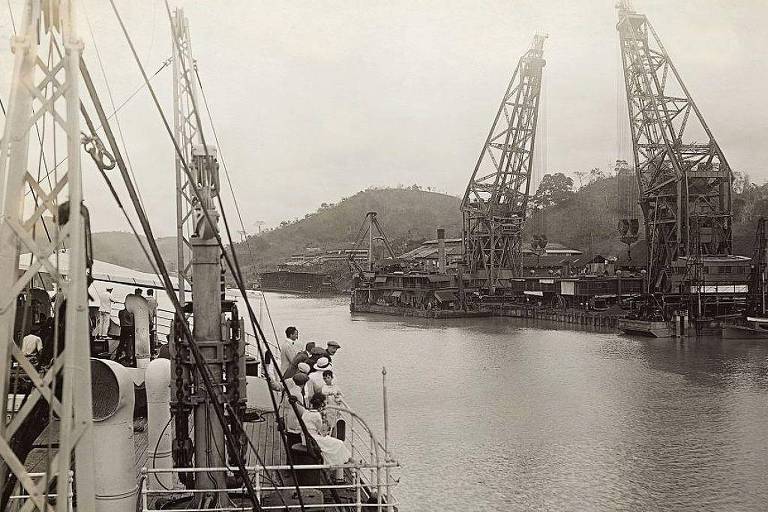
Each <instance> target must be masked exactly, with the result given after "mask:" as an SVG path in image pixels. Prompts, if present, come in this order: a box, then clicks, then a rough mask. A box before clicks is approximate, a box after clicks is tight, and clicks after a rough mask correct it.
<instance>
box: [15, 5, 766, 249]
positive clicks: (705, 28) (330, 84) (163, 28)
mask: <svg viewBox="0 0 768 512" xmlns="http://www.w3.org/2000/svg"><path fill="white" fill-rule="evenodd" d="M169 1H170V4H171V8H174V7H183V9H184V12H185V14H186V16H187V17H188V19H189V23H190V30H191V39H192V47H193V53H194V54H195V56H196V59H197V63H198V69H199V73H200V76H201V79H202V82H203V89H204V93H205V99H206V100H207V101H208V104H209V106H210V109H211V112H212V118H213V125H214V127H215V128H216V132H217V135H218V138H219V140H220V143H221V149H222V156H223V160H224V162H225V163H226V165H227V168H228V170H229V174H230V177H231V180H232V182H233V186H234V190H235V195H236V196H237V199H238V202H239V204H240V208H241V210H242V213H243V217H244V224H245V228H246V230H247V231H248V232H255V231H256V230H257V222H258V221H262V222H264V223H265V226H275V225H277V224H279V223H280V221H281V220H286V219H294V218H302V217H303V216H304V215H305V214H306V213H307V212H310V211H314V210H316V209H317V208H318V207H319V206H320V204H321V203H324V202H336V201H338V200H339V199H340V198H342V197H346V196H350V195H353V194H355V193H356V192H358V191H360V190H363V189H365V188H367V187H370V186H397V185H406V186H409V185H412V184H418V185H421V186H422V187H432V188H433V189H436V190H438V191H442V192H446V193H449V194H454V195H461V194H463V192H464V189H465V188H466V186H467V182H468V180H469V177H470V175H471V173H472V170H473V168H474V165H475V161H476V160H477V157H478V154H479V152H480V150H481V149H482V145H483V143H484V141H485V137H486V135H487V133H488V130H489V128H490V125H491V122H492V120H493V117H494V115H495V113H496V111H497V109H498V106H499V103H500V101H501V98H502V94H503V93H504V90H505V88H506V86H507V83H508V81H509V78H510V76H511V74H512V71H513V70H514V68H515V66H516V64H517V60H518V59H519V58H520V56H521V55H522V53H523V52H524V51H525V50H526V49H527V48H528V46H529V45H530V42H531V39H532V37H533V34H534V33H536V32H544V33H547V34H548V35H549V38H548V40H547V42H546V44H545V48H544V56H545V59H546V60H547V64H546V67H545V70H544V100H543V101H544V105H543V109H542V113H541V116H540V119H539V130H538V136H537V146H538V148H539V155H538V157H537V159H536V162H537V163H536V167H537V168H536V174H537V175H538V176H541V175H542V174H543V173H545V172H566V173H570V174H571V175H573V173H575V172H576V171H579V170H589V169H591V168H593V167H601V168H603V169H612V168H613V164H614V162H615V160H616V159H617V158H623V159H629V158H630V154H629V153H628V147H629V144H628V142H627V141H626V140H623V137H620V134H625V133H626V131H627V130H626V123H627V121H626V113H625V108H626V107H625V99H624V91H623V87H624V85H623V78H622V75H621V68H620V59H619V51H618V34H617V32H616V12H615V9H614V2H613V0H599V1H598V0H569V1H566V0H562V1H561V0H518V1H506V2H501V1H499V2H494V1H483V2H477V1H464V2H457V1H445V0H443V1H414V0H410V1H388V2H374V1H372V0H371V1H347V2H341V1H316V2H280V1H276V2H267V1H254V0H222V1H219V2H211V1H185V2H182V1H171V0H169ZM78 4H79V7H80V11H79V30H80V36H81V38H82V39H83V42H84V44H85V53H84V55H85V59H86V62H87V63H88V65H89V68H90V69H91V74H92V75H93V76H94V78H95V80H96V82H97V87H98V88H99V91H100V96H101V98H102V102H103V103H104V104H105V106H106V109H107V110H108V111H111V110H112V108H111V107H110V105H111V104H112V103H111V101H110V94H109V93H110V92H111V97H112V100H113V101H114V104H115V105H119V104H121V103H122V102H123V101H124V100H125V99H126V98H127V97H128V96H129V95H130V94H131V93H132V92H133V91H134V90H135V89H136V88H137V87H138V86H139V85H140V84H141V81H142V79H141V76H140V74H139V71H138V68H137V66H136V63H135V62H134V60H133V59H132V57H131V55H130V53H129V49H128V46H127V43H126V41H125V39H124V37H123V35H122V33H121V32H120V29H119V26H118V24H117V22H116V19H115V16H114V14H113V13H112V11H111V8H110V7H109V3H108V2H106V1H103V0H86V1H83V2H78ZM116 4H117V6H118V9H119V11H120V14H121V15H122V16H123V18H124V21H125V23H126V26H127V28H128V31H129V33H130V35H131V38H132V39H133V41H134V43H135V44H136V47H137V50H138V53H139V55H140V57H141V59H142V62H143V63H144V65H145V66H146V68H147V70H148V71H149V72H150V74H151V73H154V71H156V70H157V69H158V68H160V67H161V65H162V63H163V61H164V60H165V59H167V58H168V57H169V56H170V54H171V41H170V36H169V29H168V27H169V22H168V18H167V15H166V11H165V6H164V4H163V2H162V1H157V0H130V1H126V0H123V1H119V0H118V1H116ZM633 4H634V6H635V9H636V10H638V11H639V12H643V13H644V14H646V15H647V16H648V17H649V19H650V21H651V23H652V24H653V26H654V28H655V29H656V31H657V32H658V34H659V35H660V37H661V39H662V41H663V43H664V46H665V47H666V49H667V51H668V53H669V54H670V56H671V58H672V60H673V62H674V63H675V65H676V67H677V69H678V71H679V72H680V74H681V76H682V78H683V80H684V82H685V84H686V86H687V87H688V89H689V90H690V92H691V94H692V96H693V98H694V100H695V101H696V103H697V105H698V106H699V108H700V109H701V111H702V113H703V115H704V117H705V119H706V120H707V123H708V124H709V126H710V128H711V129H712V131H713V133H714V135H715V137H716V138H717V140H718V142H719V144H720V146H721V148H722V149H723V151H724V152H725V155H726V157H727V159H728V161H729V163H730V165H731V167H732V168H733V169H734V170H737V171H744V172H748V173H749V174H750V175H751V177H752V179H753V181H756V182H759V183H762V182H764V181H765V180H766V179H768V169H766V168H765V166H764V162H766V161H768V144H766V143H765V142H766V141H767V140H768V101H766V97H765V94H766V88H765V83H766V81H768V59H765V57H764V49H765V48H766V47H768V32H766V31H765V30H764V27H763V25H762V20H765V19H766V18H767V17H768V2H765V1H763V0H674V1H673V0H635V1H634V2H633ZM10 12H12V13H13V15H14V21H16V22H17V23H18V21H19V20H18V17H19V16H20V13H21V2H20V1H18V0H11V1H10V10H9V8H8V7H5V6H0V98H2V99H3V100H4V101H5V100H6V99H7V97H8V91H9V83H10V71H11V67H12V55H11V53H10V48H9V40H10V36H11V34H12V26H11V16H10ZM94 43H95V44H94ZM96 50H98V55H97V52H96ZM99 56H100V57H101V65H103V67H104V72H105V73H104V75H102V72H101V70H100V66H99V58H98V57H99ZM104 76H106V80H104ZM152 83H153V85H154V87H155V88H156V91H157V93H158V95H159V97H160V101H161V103H162V106H163V109H164V111H165V113H166V115H167V116H169V119H171V120H172V118H173V111H172V74H171V70H170V66H169V67H166V68H165V69H164V70H162V71H161V72H160V73H159V74H158V75H157V76H156V77H155V78H154V79H153V82H152ZM107 84H108V85H109V90H108V89H107ZM118 120H119V122H120V130H121V131H122V133H123V138H124V141H125V148H126V153H127V155H128V157H129V159H130V163H131V166H132V168H133V172H134V174H135V176H136V179H137V182H138V184H139V188H140V191H141V195H142V199H143V202H144V204H145V206H146V208H147V210H148V212H149V215H150V218H151V219H152V221H153V225H154V227H155V231H156V232H157V234H159V235H160V236H165V235H171V234H173V233H174V231H175V206H174V173H175V171H174V155H173V149H172V146H171V144H170V140H169V138H168V136H167V134H166V133H165V131H164V129H163V126H162V122H161V120H160V117H159V115H158V114H157V112H156V111H155V110H154V107H153V105H152V103H151V100H150V97H149V95H148V93H147V90H146V89H143V90H142V91H141V92H140V93H139V94H137V95H136V97H135V98H134V99H132V100H131V101H130V102H129V103H127V104H126V106H125V107H124V108H123V109H122V110H120V112H119V114H118ZM207 128H209V129H210V127H207ZM207 138H208V139H212V135H211V132H210V130H209V134H208V135H207ZM83 161H84V162H85V163H86V165H85V166H84V183H85V194H86V200H87V202H88V204H89V205H90V207H91V209H92V211H97V212H99V213H98V214H96V215H93V214H92V221H91V222H92V228H93V230H94V231H108V230H123V231H125V230H127V229H128V226H127V224H126V223H125V221H124V220H123V219H122V218H121V217H120V215H119V213H118V210H117V209H116V207H115V206H114V205H113V204H112V200H111V198H109V197H108V195H107V189H106V187H105V186H104V184H103V181H102V180H101V178H100V176H99V175H98V173H97V172H96V171H95V169H94V168H93V166H92V165H91V164H90V161H88V160H86V159H84V160H83ZM115 178H116V175H115ZM224 198H225V203H226V204H227V205H228V206H230V207H231V205H232V200H231V196H230V194H229V191H228V190H226V191H225V195H224ZM230 209H231V208H230ZM101 212H104V213H103V214H102V213H101ZM457 215H458V212H457ZM232 218H234V217H232Z"/></svg>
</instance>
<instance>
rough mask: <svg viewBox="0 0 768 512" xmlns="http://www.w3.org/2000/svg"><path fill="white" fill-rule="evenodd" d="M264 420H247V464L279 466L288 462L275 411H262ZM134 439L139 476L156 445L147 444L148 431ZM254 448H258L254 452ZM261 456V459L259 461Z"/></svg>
mask: <svg viewBox="0 0 768 512" xmlns="http://www.w3.org/2000/svg"><path fill="white" fill-rule="evenodd" d="M260 414H261V418H262V419H263V420H262V421H255V422H246V423H245V424H244V427H245V432H246V435H247V436H248V439H249V440H250V445H253V446H250V445H249V446H248V451H247V452H246V457H245V465H246V466H261V465H262V463H263V464H264V465H266V466H278V465H282V464H286V460H287V459H286V456H285V449H284V447H283V442H282V440H281V438H280V433H279V432H278V431H277V422H276V421H275V413H274V412H264V413H260ZM133 441H134V444H135V446H136V451H135V466H136V475H137V478H138V476H139V475H140V474H141V468H143V467H149V466H150V464H151V461H150V460H148V459H149V457H150V456H151V454H152V452H153V451H154V449H155V447H154V446H147V432H146V430H145V431H143V432H134V435H133ZM253 448H256V450H257V451H256V452H255V453H254V450H253ZM259 458H260V459H261V461H259Z"/></svg>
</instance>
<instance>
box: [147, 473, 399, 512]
mask: <svg viewBox="0 0 768 512" xmlns="http://www.w3.org/2000/svg"><path fill="white" fill-rule="evenodd" d="M290 467H291V466H289V465H286V464H276V465H272V466H263V467H262V466H246V468H245V471H246V472H247V473H248V474H252V475H253V477H252V481H253V485H254V489H255V491H256V493H257V496H258V497H259V499H261V498H262V496H263V493H264V492H279V491H285V490H292V489H296V486H295V485H277V484H276V483H275V482H274V481H273V480H272V478H271V477H269V476H268V475H269V473H270V472H275V471H281V470H283V471H284V470H287V469H289V468H290ZM293 467H294V468H295V469H296V470H298V471H308V470H314V471H323V470H335V469H345V470H349V471H351V472H352V476H353V479H352V482H350V483H340V484H327V485H300V486H299V490H300V491H305V490H320V491H323V490H329V491H330V490H333V491H339V490H344V489H347V490H349V491H351V496H353V497H354V501H352V502H349V501H343V500H339V501H338V502H334V501H328V500H324V501H323V503H318V504H309V503H305V504H304V505H303V506H304V509H308V510H329V511H330V510H333V511H338V510H356V511H362V510H377V511H380V512H383V511H384V510H392V509H393V508H394V507H395V506H397V505H399V502H398V501H397V500H396V499H391V502H390V503H383V502H382V501H381V492H377V495H378V499H377V503H368V502H366V501H364V500H366V499H367V498H366V497H364V495H363V492H362V491H363V490H364V489H366V485H365V483H364V480H363V478H361V475H362V473H363V472H364V471H366V470H368V469H375V470H376V471H377V472H380V471H381V470H382V469H397V468H399V467H400V465H399V464H398V463H397V462H394V461H393V462H386V463H384V464H378V465H371V464H359V463H353V464H341V465H330V464H297V465H294V466H293ZM236 469H237V468H234V467H232V466H221V467H211V468H151V469H150V468H146V467H145V468H142V470H141V474H142V479H141V491H140V496H141V506H142V508H141V510H142V512H151V511H154V510H161V509H158V508H150V507H151V506H155V505H161V504H162V503H164V502H166V501H167V498H178V497H179V496H189V497H192V496H195V495H196V494H200V493H205V492H209V491H206V490H205V489H180V488H179V489H149V488H148V487H147V482H148V481H149V478H147V476H148V475H152V474H155V475H157V474H162V473H166V474H177V473H185V472H186V473H189V472H193V473H195V472H197V473H199V472H207V473H217V472H218V473H221V472H226V473H234V471H235V470H236ZM264 482H266V485H264ZM397 484H398V481H397V480H394V479H393V480H392V481H391V482H385V483H383V484H380V487H385V488H389V487H394V486H397ZM223 491H225V492H227V493H228V494H231V495H234V494H243V493H244V492H245V486H239V487H230V488H226V489H223ZM379 491H381V489H379ZM388 494H390V495H391V493H388ZM348 496H349V495H348ZM152 498H158V499H157V500H156V502H155V503H151V502H152ZM160 498H165V499H160ZM301 507H302V506H301V505H299V504H296V505H290V504H286V503H282V504H279V505H265V504H264V503H261V507H260V508H261V510H295V509H300V508H301ZM174 510H181V511H187V512H229V511H232V512H234V511H244V510H251V505H250V504H243V505H241V506H230V507H215V508H183V509H174Z"/></svg>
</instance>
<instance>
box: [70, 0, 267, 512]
mask: <svg viewBox="0 0 768 512" xmlns="http://www.w3.org/2000/svg"><path fill="white" fill-rule="evenodd" d="M110 3H112V6H113V8H115V6H114V3H113V0H110ZM115 12H116V13H117V10H116V8H115ZM118 20H119V21H120V24H121V26H122V20H121V19H120V18H119V15H118ZM123 30H125V28H124V27H123ZM80 70H81V73H82V75H83V81H84V82H85V85H86V88H87V89H88V93H89V94H90V95H91V100H92V101H93V104H94V107H95V108H96V111H97V114H98V116H99V120H100V121H101V123H102V125H103V126H104V131H105V134H106V135H107V139H108V140H109V144H110V146H111V147H112V150H113V151H114V153H115V155H114V156H115V160H116V161H117V163H118V167H119V169H120V174H121V176H122V177H123V181H124V182H125V186H126V189H127V190H128V195H129V196H130V198H131V202H132V203H133V206H134V208H135V210H136V213H137V215H138V217H139V222H140V223H141V226H142V229H143V230H144V233H145V235H146V237H147V242H148V243H149V246H150V249H151V252H152V255H153V257H154V259H155V261H156V263H157V266H158V269H159V270H160V277H161V279H162V281H163V286H164V289H165V292H166V294H167V295H168V298H169V299H170V300H171V303H172V304H173V306H174V310H175V311H176V314H177V315H179V316H180V317H181V318H184V315H183V308H182V307H181V304H180V303H179V300H178V297H176V294H175V293H174V288H173V283H172V282H171V278H170V277H169V275H168V270H167V268H166V266H165V262H164V261H163V258H162V255H161V253H160V249H159V247H158V246H157V242H156V240H155V238H154V235H153V232H152V227H151V226H150V224H149V219H148V218H147V216H146V213H145V212H144V210H143V209H142V207H141V204H140V201H139V198H138V195H137V194H136V189H135V188H134V187H133V183H131V180H130V176H129V174H128V169H127V168H126V166H125V162H124V161H123V159H122V155H121V154H120V148H119V147H118V145H117V141H116V140H115V137H114V134H113V133H112V130H111V128H110V126H109V125H108V124H107V122H106V119H105V117H106V116H105V114H104V109H103V108H102V107H101V102H100V100H99V98H98V96H97V95H96V90H95V88H94V86H93V82H92V81H91V78H90V74H89V73H88V70H87V68H86V67H85V63H84V61H82V60H81V61H80ZM179 324H180V326H181V328H182V331H183V335H184V336H185V338H186V339H187V341H188V343H189V347H190V351H191V353H192V356H193V358H194V360H195V363H196V365H197V367H198V370H199V373H200V376H201V378H202V383H203V386H204V387H205V390H206V392H207V393H208V396H210V397H212V400H211V405H212V406H213V408H214V411H215V413H216V416H217V419H218V421H219V423H220V424H221V425H222V427H224V426H225V425H226V424H227V422H226V419H225V417H224V411H223V409H222V407H221V404H219V403H218V400H217V399H216V397H217V394H216V390H215V388H214V385H213V379H212V377H211V375H210V373H209V371H208V367H207V366H206V365H205V361H204V359H203V356H202V354H201V352H200V349H199V347H198V345H197V342H196V340H195V339H194V336H193V335H192V331H191V330H190V327H189V324H188V323H187V322H186V321H181V322H179ZM223 430H224V437H225V439H226V441H227V444H228V445H229V448H230V450H232V452H233V454H234V455H235V459H236V462H237V467H238V470H239V472H240V473H241V475H242V478H243V480H244V483H245V486H246V489H247V491H248V495H249V497H250V499H251V502H252V504H253V506H254V507H256V509H257V510H261V505H260V504H259V500H258V498H257V497H256V491H255V489H254V488H253V485H251V482H250V480H249V479H248V473H247V471H246V469H245V465H244V464H243V460H242V457H241V456H240V452H239V451H238V446H237V442H236V441H235V440H234V439H232V436H231V434H230V433H229V432H228V430H227V429H226V428H224V429H223Z"/></svg>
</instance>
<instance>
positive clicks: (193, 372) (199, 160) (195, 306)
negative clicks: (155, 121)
mask: <svg viewBox="0 0 768 512" xmlns="http://www.w3.org/2000/svg"><path fill="white" fill-rule="evenodd" d="M171 31H172V37H173V50H174V100H175V102H174V105H175V109H174V113H175V116H174V119H175V131H176V134H175V135H176V137H177V142H178V144H179V147H180V149H181V152H182V153H183V155H184V157H185V158H186V159H187V163H188V165H187V167H188V168H189V170H190V171H191V172H190V175H187V173H186V172H185V166H184V162H183V161H182V160H181V157H180V156H179V155H177V158H176V178H177V190H176V199H177V203H176V208H177V233H178V235H179V239H178V261H179V297H180V301H181V302H182V303H183V300H184V296H185V293H184V292H185V290H184V285H186V284H191V286H192V299H193V300H192V314H193V317H194V322H193V332H192V334H193V337H194V339H195V343H196V344H197V345H198V347H199V349H200V353H201V355H202V359H203V361H204V362H203V364H202V365H198V364H197V362H196V361H195V358H194V357H193V355H192V349H191V347H190V346H189V343H188V341H187V340H186V339H185V338H184V337H176V338H175V339H174V340H173V343H172V344H171V372H172V375H175V376H177V378H175V379H173V380H172V382H171V389H172V394H171V396H172V401H171V409H172V412H173V416H174V420H175V427H176V428H175V432H176V435H175V436H174V437H175V439H174V445H173V458H174V462H175V464H176V466H177V467H188V466H191V465H194V467H196V468H211V467H223V466H226V465H227V463H228V460H230V459H231V458H234V457H235V454H233V453H231V452H230V451H229V448H228V445H227V442H226V438H225V437H226V434H227V432H229V433H230V435H234V436H238V435H242V432H239V431H238V429H237V428H236V424H237V423H238V422H239V421H240V420H241V419H242V414H243V413H244V411H245V401H246V387H245V374H246V372H245V337H244V336H243V335H242V333H243V325H242V320H240V318H239V315H238V312H237V308H236V307H235V306H234V305H231V304H228V305H227V309H226V310H225V308H224V293H223V292H224V289H223V271H222V264H221V261H222V251H221V247H220V245H219V240H218V238H219V236H218V235H219V228H218V219H219V212H218V211H217V208H216V198H217V196H218V195H219V188H220V183H219V164H218V161H217V151H216V148H215V147H214V146H209V145H206V142H205V134H204V132H203V126H202V121H201V117H200V115H199V110H198V103H197V87H196V85H195V84H196V83H197V74H196V63H195V61H194V60H193V58H192V53H191V45H190V38H189V26H188V24H187V20H186V18H185V17H184V13H183V11H182V10H181V9H176V10H175V12H174V13H173V14H172V15H171ZM195 189H196V190H197V194H196V193H195ZM208 219H210V220H211V222H210V223H209V222H208ZM187 251H189V252H187ZM190 253H191V258H188V256H189V255H190ZM187 309H188V308H187ZM226 315H229V316H226ZM203 372H205V373H206V374H207V375H208V376H209V377H210V378H211V380H212V381H213V386H214V389H215V390H216V392H215V393H214V394H213V395H211V394H208V392H207V391H206V388H205V387H204V386H203V385H202V379H203V377H202V373H203ZM217 402H218V403H219V404H228V405H229V408H230V414H231V415H235V416H237V418H235V417H233V416H230V418H229V420H230V423H228V424H226V425H224V424H222V423H221V422H219V421H218V418H217V414H216V403H217ZM190 417H191V420H192V427H193V428H192V433H193V436H192V437H193V438H192V439H190V437H189V432H190V429H189V425H190ZM239 443H240V445H241V446H245V440H244V439H242V438H241V439H239ZM241 456H242V454H241ZM182 479H183V483H184V484H185V485H186V486H187V487H188V488H194V489H196V490H199V491H202V492H200V493H198V494H196V496H195V503H196V506H201V507H202V506H211V505H215V504H217V505H218V506H220V507H226V506H228V504H229V498H228V496H227V493H226V492H225V491H224V489H226V487H227V486H226V474H225V473H223V472H220V471H216V472H209V471H200V472H197V473H195V474H194V475H192V474H189V473H188V474H186V475H183V478H182Z"/></svg>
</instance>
